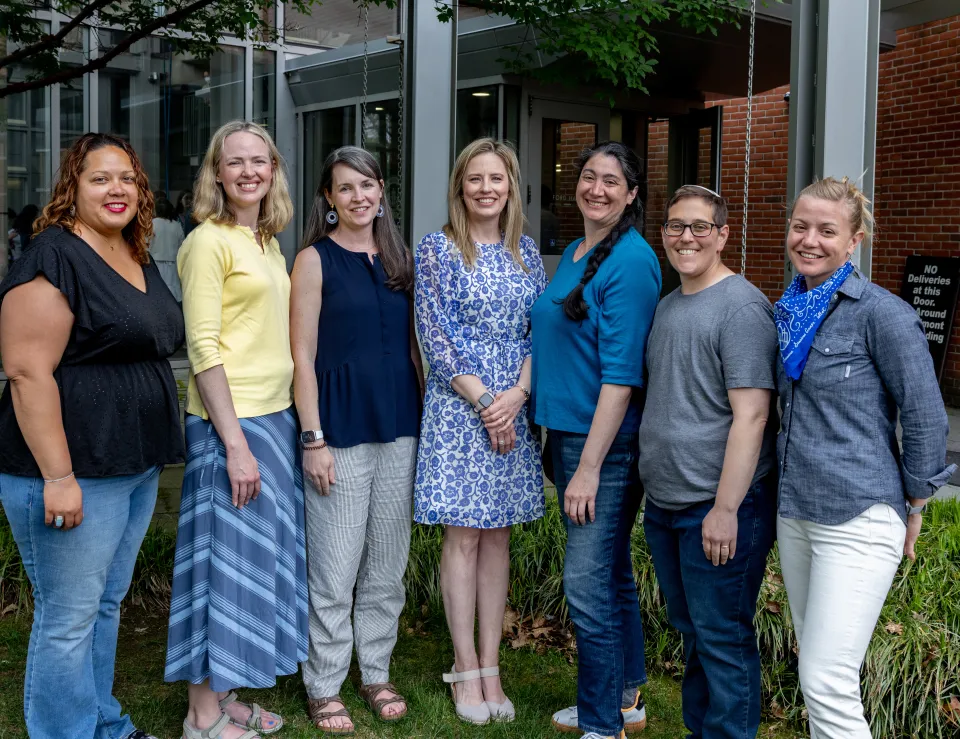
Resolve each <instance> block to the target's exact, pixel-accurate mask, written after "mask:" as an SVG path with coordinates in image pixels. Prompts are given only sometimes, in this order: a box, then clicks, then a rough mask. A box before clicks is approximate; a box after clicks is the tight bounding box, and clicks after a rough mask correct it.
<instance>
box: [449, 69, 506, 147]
mask: <svg viewBox="0 0 960 739" xmlns="http://www.w3.org/2000/svg"><path fill="white" fill-rule="evenodd" d="M499 93H500V87H499V85H490V86H488V87H471V88H469V89H467V90H458V91H457V139H456V142H455V143H456V149H457V153H460V151H462V150H463V147H465V146H466V145H467V144H469V143H470V142H471V141H475V140H476V139H480V138H483V137H485V136H490V137H492V138H497V135H498V133H499V132H498V125H497V110H498V108H499V100H498V96H499Z"/></svg>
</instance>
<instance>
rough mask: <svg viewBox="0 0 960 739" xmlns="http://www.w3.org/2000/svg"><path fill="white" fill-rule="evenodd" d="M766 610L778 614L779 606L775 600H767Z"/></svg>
mask: <svg viewBox="0 0 960 739" xmlns="http://www.w3.org/2000/svg"><path fill="white" fill-rule="evenodd" d="M767 610H768V611H770V613H780V604H779V603H777V601H775V600H768V601H767Z"/></svg>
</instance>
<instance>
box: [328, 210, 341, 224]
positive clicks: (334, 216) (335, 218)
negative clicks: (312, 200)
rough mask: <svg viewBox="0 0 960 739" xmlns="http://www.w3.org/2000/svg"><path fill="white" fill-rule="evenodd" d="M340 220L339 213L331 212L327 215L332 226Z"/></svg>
mask: <svg viewBox="0 0 960 739" xmlns="http://www.w3.org/2000/svg"><path fill="white" fill-rule="evenodd" d="M339 220H340V216H338V215H337V211H335V210H331V211H329V212H328V213H327V223H329V224H330V225H331V226H332V225H333V224H335V223H336V222H337V221H339Z"/></svg>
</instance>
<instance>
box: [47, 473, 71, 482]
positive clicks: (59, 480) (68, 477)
mask: <svg viewBox="0 0 960 739" xmlns="http://www.w3.org/2000/svg"><path fill="white" fill-rule="evenodd" d="M71 477H73V472H71V473H70V474H69V475H64V476H63V477H58V478H57V479H55V480H48V479H47V478H43V481H44V482H63V481H64V480H69V479H70V478H71Z"/></svg>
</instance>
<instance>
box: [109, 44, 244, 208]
mask: <svg viewBox="0 0 960 739" xmlns="http://www.w3.org/2000/svg"><path fill="white" fill-rule="evenodd" d="M102 35H104V36H106V39H105V41H106V45H108V46H109V44H110V42H111V40H113V41H116V40H119V34H116V36H117V38H115V39H111V38H110V37H111V36H113V35H114V34H112V33H111V32H106V33H104V34H102ZM243 60H244V50H243V49H242V48H238V47H229V46H225V47H221V48H220V50H219V51H217V52H216V53H215V54H213V56H211V57H210V58H209V59H199V58H196V57H194V56H192V55H190V54H173V53H172V48H171V46H170V44H169V43H167V42H166V41H164V40H162V39H157V38H151V39H145V40H142V41H138V42H137V43H135V44H134V45H133V46H132V47H131V48H130V50H129V51H128V52H126V53H124V54H120V55H119V56H118V57H117V58H116V59H114V60H113V61H112V62H111V64H110V65H109V66H108V68H107V69H105V70H102V71H101V72H100V75H99V76H100V81H99V85H100V89H99V124H100V130H101V131H109V132H111V133H114V134H117V135H118V136H122V137H123V138H126V139H127V140H129V141H130V143H131V144H132V145H133V147H134V149H136V151H137V154H138V155H139V156H140V158H141V159H142V160H143V163H144V166H145V168H146V170H147V174H148V175H149V177H150V185H151V187H152V188H153V189H154V190H162V191H164V192H165V193H166V194H167V197H168V198H169V199H170V200H171V201H173V202H176V200H177V199H178V197H179V195H180V194H181V193H182V192H185V191H187V190H190V189H191V188H192V187H193V179H194V176H195V175H196V173H197V171H198V169H199V167H200V163H201V161H202V159H203V155H204V154H205V152H206V150H207V145H208V144H209V142H210V137H211V136H212V135H213V132H214V131H215V130H216V129H217V128H218V127H219V126H221V125H222V124H224V123H226V122H227V121H231V120H234V119H238V118H243V112H244V78H243V67H244V64H243Z"/></svg>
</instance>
